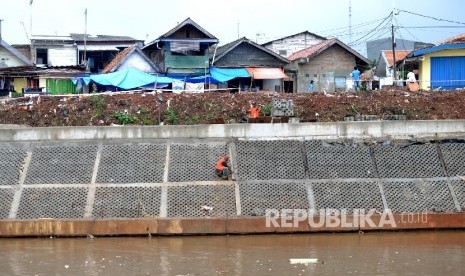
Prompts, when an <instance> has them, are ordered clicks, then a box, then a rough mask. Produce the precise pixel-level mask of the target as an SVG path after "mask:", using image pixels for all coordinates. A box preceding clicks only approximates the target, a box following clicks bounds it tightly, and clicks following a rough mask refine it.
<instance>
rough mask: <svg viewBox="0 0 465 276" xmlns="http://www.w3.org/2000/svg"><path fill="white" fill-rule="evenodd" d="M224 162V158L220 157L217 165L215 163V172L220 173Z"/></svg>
mask: <svg viewBox="0 0 465 276" xmlns="http://www.w3.org/2000/svg"><path fill="white" fill-rule="evenodd" d="M224 162H226V160H224V157H221V158H220V160H219V161H218V163H216V167H215V168H216V169H217V170H220V171H222V170H223V169H224V165H223V163H224Z"/></svg>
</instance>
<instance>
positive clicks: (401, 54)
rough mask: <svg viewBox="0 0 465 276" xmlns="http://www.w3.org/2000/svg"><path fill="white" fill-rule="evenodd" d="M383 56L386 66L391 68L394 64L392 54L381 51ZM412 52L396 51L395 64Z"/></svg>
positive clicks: (388, 51) (387, 51) (390, 51)
mask: <svg viewBox="0 0 465 276" xmlns="http://www.w3.org/2000/svg"><path fill="white" fill-rule="evenodd" d="M382 52H383V55H384V58H385V60H386V63H387V64H388V66H389V67H392V65H393V63H394V56H393V54H392V50H383V51H382ZM410 52H412V51H409V50H396V63H397V62H398V61H399V60H403V59H404V58H405V57H407V55H408V54H409V53H410Z"/></svg>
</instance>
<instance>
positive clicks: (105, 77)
mask: <svg viewBox="0 0 465 276" xmlns="http://www.w3.org/2000/svg"><path fill="white" fill-rule="evenodd" d="M90 79H91V80H92V81H94V82H96V83H98V84H101V85H111V86H116V87H119V88H121V89H133V88H138V87H142V86H146V85H149V84H154V83H160V84H163V83H165V84H166V83H171V82H172V81H173V80H172V79H171V78H168V77H162V76H158V77H157V76H153V75H150V74H147V73H145V72H143V71H140V70H138V69H135V68H126V69H124V70H121V71H118V72H114V73H108V74H99V75H90Z"/></svg>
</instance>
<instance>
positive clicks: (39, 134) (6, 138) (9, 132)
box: [0, 120, 465, 142]
mask: <svg viewBox="0 0 465 276" xmlns="http://www.w3.org/2000/svg"><path fill="white" fill-rule="evenodd" d="M464 133H465V120H443V121H367V122H334V123H295V124H292V123H291V124H281V123H279V124H212V125H193V126H124V127H107V126H105V127H46V128H2V129H0V141H3V142H11V141H43V140H45V141H50V140H51V141H55V140H96V139H99V140H100V139H171V138H264V137H265V138H272V137H275V138H288V137H307V138H313V139H325V138H333V139H339V138H349V139H362V138H392V139H406V138H422V137H437V138H450V137H451V136H456V135H464Z"/></svg>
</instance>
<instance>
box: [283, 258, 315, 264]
mask: <svg viewBox="0 0 465 276" xmlns="http://www.w3.org/2000/svg"><path fill="white" fill-rule="evenodd" d="M289 262H290V263H291V264H316V263H318V259H289Z"/></svg>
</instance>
